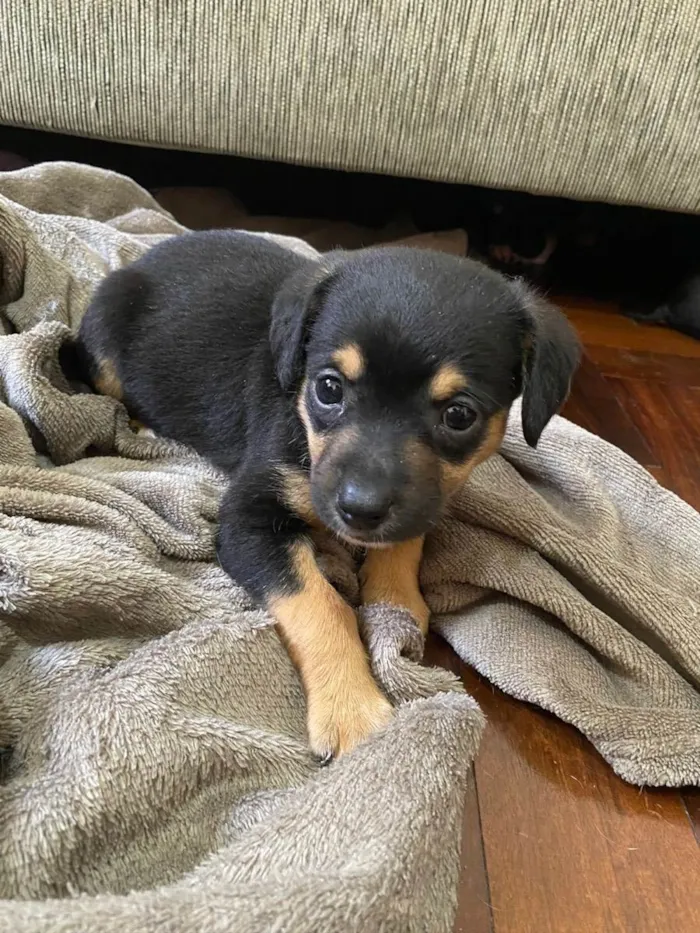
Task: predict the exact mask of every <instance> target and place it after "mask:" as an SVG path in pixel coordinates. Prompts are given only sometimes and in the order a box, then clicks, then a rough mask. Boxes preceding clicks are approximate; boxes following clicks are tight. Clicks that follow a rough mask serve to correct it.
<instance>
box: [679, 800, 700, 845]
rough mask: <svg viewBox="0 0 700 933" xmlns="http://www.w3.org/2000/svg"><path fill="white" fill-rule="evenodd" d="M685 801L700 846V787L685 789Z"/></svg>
mask: <svg viewBox="0 0 700 933" xmlns="http://www.w3.org/2000/svg"><path fill="white" fill-rule="evenodd" d="M683 802H684V803H685V808H686V810H687V811H688V816H689V818H690V822H691V823H692V825H693V830H694V832H695V839H696V841H697V844H698V846H700V788H697V787H690V788H688V789H687V790H684V791H683Z"/></svg>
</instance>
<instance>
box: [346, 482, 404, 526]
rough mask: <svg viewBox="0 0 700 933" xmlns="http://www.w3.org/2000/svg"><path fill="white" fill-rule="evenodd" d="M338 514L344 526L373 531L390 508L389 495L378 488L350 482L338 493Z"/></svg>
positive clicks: (386, 491)
mask: <svg viewBox="0 0 700 933" xmlns="http://www.w3.org/2000/svg"><path fill="white" fill-rule="evenodd" d="M337 503H338V512H339V513H340V517H341V518H342V519H343V521H344V522H345V524H346V525H348V526H349V527H350V528H356V529H357V530H358V531H373V530H374V529H375V528H378V527H379V525H381V523H382V522H383V521H384V519H385V518H386V516H387V513H388V512H389V509H390V508H391V495H390V493H389V491H388V490H387V489H382V488H381V487H379V486H361V485H359V484H358V483H354V482H352V480H351V481H349V482H347V483H345V485H344V486H343V487H342V488H341V490H340V492H339V493H338V500H337Z"/></svg>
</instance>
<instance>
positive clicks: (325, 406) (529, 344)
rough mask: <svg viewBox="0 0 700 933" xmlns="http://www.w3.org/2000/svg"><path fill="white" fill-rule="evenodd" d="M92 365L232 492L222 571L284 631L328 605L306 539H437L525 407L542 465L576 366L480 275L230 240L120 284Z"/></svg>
mask: <svg viewBox="0 0 700 933" xmlns="http://www.w3.org/2000/svg"><path fill="white" fill-rule="evenodd" d="M77 352H78V354H79V356H80V359H81V361H82V364H83V366H84V367H85V369H86V371H87V373H88V374H89V377H90V379H91V381H92V383H93V385H95V386H97V387H102V389H103V390H104V391H107V392H110V393H111V394H116V395H117V396H118V397H121V398H123V400H124V402H125V404H126V405H127V407H128V409H129V410H130V412H131V413H132V414H133V415H134V416H135V417H136V418H138V419H139V420H140V421H142V422H143V423H144V424H146V425H147V426H148V427H150V428H152V429H154V430H155V431H156V432H158V433H159V434H163V435H165V436H167V437H171V438H174V439H177V440H179V441H181V442H183V443H185V444H188V445H190V446H192V447H193V448H194V449H195V450H197V451H198V452H199V453H201V454H202V455H203V456H205V457H207V458H209V459H210V460H211V461H212V462H213V463H214V464H215V465H216V466H218V467H219V468H221V469H222V470H223V471H225V472H226V474H227V475H228V476H229V477H230V485H229V487H228V492H227V494H226V496H225V498H224V501H223V504H222V507H221V529H220V538H219V555H220V560H221V563H222V566H223V567H224V568H225V570H226V571H227V572H228V573H229V574H230V575H231V576H232V577H233V578H234V579H235V580H237V581H238V582H240V583H241V584H243V585H244V586H245V587H247V588H248V590H249V591H250V592H251V593H252V594H253V595H254V596H256V597H257V598H258V599H259V600H260V601H261V602H263V603H265V604H267V605H268V606H271V607H272V609H273V612H275V611H276V610H275V608H274V607H275V606H276V605H282V603H281V602H280V601H281V600H285V599H287V600H288V601H289V600H290V599H292V598H293V597H295V594H299V593H300V592H302V591H304V590H305V589H308V588H309V587H311V588H312V589H313V587H316V586H317V583H313V584H312V583H311V582H310V580H309V578H308V577H309V573H310V571H309V570H308V565H307V564H304V562H303V561H302V560H301V559H298V558H299V554H300V552H299V551H298V545H299V543H300V542H303V541H305V540H306V535H307V533H308V531H309V527H310V525H313V524H314V523H318V524H320V525H322V526H324V527H325V528H327V529H330V530H331V531H332V532H334V533H336V534H337V535H339V536H341V537H342V538H345V539H347V540H349V541H351V542H353V543H355V544H362V545H365V546H367V547H372V546H374V545H387V544H391V543H392V542H400V541H406V540H408V539H413V538H416V537H417V536H421V535H423V534H424V533H425V531H426V530H427V529H428V528H429V527H430V526H431V525H432V524H433V523H434V522H435V521H436V520H437V518H438V517H439V515H440V512H441V509H442V507H443V505H444V503H445V501H446V499H447V498H448V497H449V495H450V493H451V491H452V490H453V488H454V486H455V484H456V483H457V482H458V481H459V480H461V479H464V478H466V476H467V474H468V471H469V469H470V468H471V466H472V465H473V464H474V463H477V462H479V461H480V460H481V459H484V457H485V456H487V455H488V454H489V453H491V452H493V450H494V449H496V447H497V446H498V443H499V442H500V439H501V436H502V432H503V427H504V422H505V415H506V413H507V410H508V408H509V407H510V405H511V404H512V402H513V401H514V399H515V398H516V397H517V396H518V395H520V394H521V393H523V406H522V412H523V414H522V420H523V429H524V433H525V437H526V439H527V441H528V443H529V444H531V445H533V446H534V445H535V444H536V443H537V441H538V439H539V436H540V434H541V433H542V431H543V429H544V428H545V426H546V424H547V422H548V421H549V419H550V418H551V416H552V415H553V414H554V413H555V412H556V411H557V409H558V408H559V407H560V405H561V404H562V402H563V401H564V399H565V397H566V394H567V392H568V388H569V385H570V381H571V377H572V374H573V371H574V368H575V366H576V363H577V359H578V353H579V349H578V342H577V340H576V338H575V337H574V335H573V333H572V331H571V329H570V327H569V325H568V324H567V322H566V320H565V319H564V318H563V317H562V316H561V315H560V314H559V313H558V312H556V311H554V310H553V309H552V308H550V307H548V306H546V305H544V304H543V303H542V302H541V301H540V300H539V299H538V298H536V297H535V296H534V295H533V294H532V293H531V292H530V291H529V289H527V288H526V287H525V286H524V285H523V284H522V283H520V282H512V281H508V280H507V279H505V278H504V277H503V276H501V275H499V274H498V273H496V272H493V271H491V270H489V269H488V268H486V267H485V266H482V265H481V264H479V263H476V262H473V261H470V260H466V259H459V258H456V257H453V256H448V255H444V254H440V253H433V252H429V251H421V250H413V249H407V248H399V247H397V248H386V247H385V248H376V249H367V250H362V251H358V252H355V253H346V252H332V253H327V254H324V255H321V256H319V257H318V258H317V259H314V258H309V257H308V256H307V255H303V254H299V253H296V252H293V251H292V250H291V249H289V248H287V247H286V246H284V245H280V244H279V243H278V242H275V241H273V240H270V239H267V238H264V237H261V236H256V235H252V234H246V233H240V232H231V231H217V232H206V233H192V234H187V235H184V236H181V237H178V238H174V239H172V240H168V241H166V242H164V243H163V244H161V245H159V246H156V247H155V248H153V249H152V250H150V251H149V252H148V253H146V255H145V256H144V257H143V258H142V259H140V260H139V261H137V262H135V263H134V264H133V265H131V266H128V267H126V268H124V269H122V270H120V271H118V272H115V273H113V274H112V275H111V276H109V277H108V278H107V279H106V280H105V281H104V282H103V283H102V285H101V286H100V287H99V288H98V290H97V292H96V294H95V296H94V300H93V302H92V304H91V306H90V308H89V310H88V312H87V314H86V316H85V318H84V321H83V323H82V326H81V329H80V333H79V337H78V341H77ZM304 567H306V569H303V568H304ZM314 592H315V590H314ZM284 605H285V606H287V603H285V604H284ZM295 611H296V610H295ZM282 628H283V630H284V625H283V626H282ZM291 641H292V642H294V639H293V638H291ZM292 647H294V646H292ZM307 647H308V646H307ZM307 647H305V648H304V651H307ZM299 650H300V649H297V654H298V652H299ZM293 653H294V651H293ZM300 663H301V662H300ZM301 667H302V673H304V671H303V667H304V665H303V663H301ZM305 681H306V683H307V689H308V688H309V678H308V677H305ZM332 715H334V716H336V717H342V715H343V713H342V712H339V711H338V710H337V709H335V712H334V713H333V714H332ZM370 718H371V717H370ZM321 731H323V730H321ZM360 731H362V729H360ZM312 733H313V729H312ZM313 739H314V736H313V734H312V741H313ZM324 741H325V740H324V739H318V740H317V741H316V742H315V743H314V745H315V747H316V748H317V749H319V748H320V749H323V748H324ZM353 741H355V739H353V740H351V741H349V742H348V743H346V744H347V745H351V744H353ZM326 744H327V745H328V746H330V748H331V750H338V747H339V746H340V747H342V746H343V741H342V739H333V738H330V739H328V740H327V741H326Z"/></svg>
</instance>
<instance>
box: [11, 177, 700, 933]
mask: <svg viewBox="0 0 700 933" xmlns="http://www.w3.org/2000/svg"><path fill="white" fill-rule="evenodd" d="M182 229H183V228H182V227H180V226H179V225H178V224H177V223H176V222H175V221H174V220H173V219H172V217H171V216H170V215H168V214H167V213H166V212H165V211H164V210H163V209H162V208H160V207H159V206H158V205H157V204H156V202H155V201H154V200H153V199H152V198H151V197H150V196H149V195H148V194H146V193H145V192H144V191H142V190H141V189H139V188H138V187H137V186H136V185H134V184H133V183H132V182H130V181H128V180H127V179H124V178H121V177H120V176H117V175H114V174H112V173H109V172H104V171H100V170H96V169H89V168H85V167H82V166H75V165H70V164H64V163H56V164H50V165H43V166H37V167H33V168H29V169H24V170H22V171H19V172H15V173H9V174H6V175H0V244H1V252H0V258H1V262H2V282H1V285H0V308H1V313H2V317H1V318H0V320H2V321H3V324H4V327H5V332H6V335H5V336H2V337H0V663H1V664H2V676H1V677H0V747H2V748H6V749H8V750H11V753H8V754H6V755H4V756H3V758H2V783H0V897H1V898H4V900H0V933H5V931H7V933H10V931H11V933H30V931H32V933H33V931H50V933H88V931H89V933H117V931H119V933H148V931H155V930H168V931H172V933H178V931H182V933H192V931H202V933H205V931H206V933H225V931H226V933H228V931H233V930H236V931H243V933H248V931H250V933H262V931H267V930H280V931H283V930H284V931H286V930H289V931H295V933H297V931H299V933H304V931H309V933H311V931H318V930H324V931H329V933H333V931H338V933H340V931H353V930H357V931H367V930H377V931H396V933H399V931H416V933H418V931H426V930H429V931H437V933H440V931H448V930H449V929H450V928H451V924H452V920H453V917H454V911H455V896H456V883H457V878H458V871H459V861H458V853H459V841H460V830H461V810H462V804H463V799H464V793H465V790H466V787H467V782H468V781H469V780H470V768H469V765H470V762H471V760H472V758H473V756H474V754H475V753H476V750H477V746H478V741H479V736H480V733H481V730H482V727H483V718H482V715H481V713H480V711H479V710H478V708H477V707H476V705H475V704H474V702H473V701H472V700H471V699H470V698H469V697H467V696H465V695H464V693H463V692H462V691H461V688H460V686H459V684H458V683H457V681H456V680H455V678H454V677H452V675H450V674H448V673H447V672H444V671H437V670H432V669H428V668H423V667H421V666H420V665H419V664H418V663H417V661H416V659H417V658H418V657H419V656H420V653H421V648H422V646H421V643H420V636H419V635H418V632H417V630H416V629H415V627H414V626H413V625H412V623H411V621H410V620H409V619H407V618H406V617H405V615H404V614H403V613H401V612H397V611H395V610H391V609H389V608H388V607H386V606H373V607H367V608H366V609H365V610H364V611H363V614H362V619H361V622H362V628H363V632H364V636H365V641H366V643H367V645H368V650H369V652H370V656H371V659H372V664H373V670H374V672H375V675H376V676H377V678H378V679H379V680H380V682H381V683H382V685H383V686H384V688H385V690H386V692H387V694H388V695H389V696H390V698H391V699H392V700H393V701H394V702H395V703H396V705H397V714H396V717H395V719H394V721H393V722H392V723H391V725H390V726H389V727H388V728H387V730H386V731H385V732H384V733H382V734H379V735H377V736H375V737H373V738H372V739H371V740H370V741H369V742H368V743H366V744H365V745H364V746H362V747H360V748H359V749H358V750H356V751H355V752H354V753H353V754H351V755H349V756H348V757H347V758H344V759H342V760H340V761H338V762H335V763H333V764H332V765H331V766H330V767H328V768H327V769H320V768H319V766H318V765H317V764H316V763H315V762H314V761H313V760H312V759H311V757H310V755H309V753H308V749H307V745H306V739H305V709H304V700H303V694H302V691H301V688H300V685H299V682H298V678H297V676H296V673H295V671H294V669H293V667H292V665H291V663H290V661H289V659H288V657H287V655H286V653H285V651H284V649H283V648H282V646H281V643H280V642H279V639H278V638H277V636H276V634H275V631H274V629H273V627H272V625H271V620H270V619H269V617H267V616H266V615H265V614H264V613H263V612H262V611H260V610H259V609H256V608H255V606H254V605H252V603H251V602H250V601H249V599H248V598H247V597H246V595H245V593H243V592H242V591H241V590H240V588H238V587H236V586H235V585H234V584H233V583H232V582H231V581H230V580H228V578H226V576H225V575H224V574H223V573H222V572H221V570H220V569H219V567H218V566H217V564H216V562H215V555H214V538H215V531H216V515H217V505H218V499H219V496H220V493H221V490H222V485H223V480H222V477H221V476H219V475H218V474H216V473H215V472H214V471H213V470H212V469H211V468H210V467H209V466H208V465H207V464H205V463H203V462H202V461H201V460H199V459H198V458H197V457H195V456H193V455H192V454H191V453H190V452H188V451H187V450H184V449H183V448H181V447H178V446H177V445H173V444H171V443H168V442H166V441H163V440H158V439H154V438H151V437H149V436H146V435H144V434H134V433H133V431H132V429H131V428H130V426H129V422H128V417H127V414H126V412H125V411H124V410H123V408H122V407H121V405H120V404H119V403H117V402H116V401H114V400H112V399H108V398H104V397H98V396H93V395H91V394H70V393H69V391H68V386H67V385H66V384H65V382H64V380H63V377H62V375H61V373H60V371H59V369H58V366H57V351H58V348H59V346H60V344H61V342H62V341H63V340H64V339H65V337H66V335H67V334H68V333H69V327H70V328H74V327H75V326H76V325H77V323H78V321H79V320H80V317H81V315H82V313H83V312H84V310H85V306H86V302H87V300H88V297H89V295H90V292H91V289H92V288H93V286H94V285H95V283H96V282H97V281H99V279H100V278H101V277H102V276H103V275H104V274H105V273H106V272H107V271H108V270H109V269H112V268H116V267H118V266H120V265H122V264H124V263H126V262H128V261H130V260H131V259H133V258H134V257H136V256H137V255H139V254H140V253H141V252H143V251H144V250H145V249H147V248H148V247H149V246H150V245H151V244H152V243H153V242H155V241H156V240H157V239H158V238H159V237H162V236H166V235H172V234H177V233H178V232H180V231H181V230H182ZM285 242H286V243H287V245H288V246H289V248H294V249H302V250H308V249H310V247H308V246H306V245H305V244H303V243H301V242H300V241H297V240H292V239H288V240H286V241H285ZM517 414H518V413H517V410H516V411H514V413H513V417H512V418H511V421H510V424H509V429H508V433H507V437H506V440H505V443H504V446H503V451H502V454H501V455H499V456H496V457H494V458H493V459H492V460H491V461H489V462H488V463H486V464H484V465H483V466H482V467H480V468H479V469H478V470H477V471H476V472H475V474H474V476H473V479H472V480H471V481H470V483H469V484H468V486H467V487H465V489H464V490H463V491H462V492H461V493H460V494H459V496H458V498H457V500H456V501H455V503H454V507H453V509H452V510H451V513H450V515H449V516H448V517H446V519H445V520H444V522H443V523H442V525H441V527H440V528H439V529H438V530H437V531H436V532H435V533H434V535H433V536H432V537H431V538H430V539H429V541H428V544H427V547H426V554H425V561H424V566H423V570H422V583H423V587H424V591H425V594H426V598H427V600H428V602H429V604H430V606H431V608H432V609H433V610H434V612H435V619H434V623H435V625H436V627H437V629H438V631H440V632H441V633H442V635H443V636H444V637H445V638H447V639H448V640H449V641H450V642H451V643H452V645H453V646H454V647H455V649H456V650H457V651H458V652H459V653H460V655H461V656H462V657H463V658H464V659H465V660H466V661H468V662H469V663H471V664H474V665H475V666H476V667H477V668H478V669H479V670H480V671H482V672H483V673H484V674H485V675H486V676H488V677H489V678H491V679H492V680H493V682H494V683H496V684H498V685H499V686H501V687H502V688H503V689H505V690H508V691H510V692H511V693H513V694H514V695H515V696H518V697H521V698H523V699H525V700H529V701H530V702H535V703H538V704H540V705H541V706H543V707H544V708H545V709H548V710H551V711H552V712H554V713H556V714H557V715H558V716H560V717H561V718H562V719H565V720H566V721H568V722H571V723H573V724H574V725H576V726H577V727H578V728H579V729H580V730H581V731H582V732H583V733H584V734H585V735H586V736H588V738H589V739H590V740H591V741H592V742H593V743H594V744H595V746H596V747H597V748H598V750H599V751H600V752H601V754H602V755H603V756H604V757H605V758H606V759H607V760H608V761H609V762H610V764H611V766H612V767H613V768H614V769H615V770H616V771H617V772H618V774H620V775H622V776H623V777H624V778H625V779H627V780H629V781H632V782H635V783H639V784H642V783H648V784H654V785H672V786H678V785H682V784H700V694H699V693H698V688H699V686H700V622H699V620H700V566H699V557H698V555H699V554H700V516H698V514H697V513H695V512H694V511H693V510H692V509H691V508H690V507H689V506H687V505H686V504H684V503H683V502H681V501H680V500H679V499H678V498H676V497H675V496H673V495H672V494H671V493H669V492H667V491H665V490H663V489H661V488H660V487H659V486H658V485H657V484H656V482H655V481H654V480H653V479H652V478H651V477H650V476H649V475H648V474H647V473H646V472H645V471H644V470H643V469H641V468H640V467H639V466H637V465H636V464H634V463H633V462H632V461H630V459H629V458H628V457H626V456H625V455H624V454H622V453H621V452H619V451H617V450H616V449H614V448H612V447H610V445H608V444H606V443H604V442H603V441H601V440H600V439H598V438H595V437H593V436H592V435H589V434H588V433H586V432H585V431H582V430H580V429H579V428H576V427H575V426H573V425H571V424H569V423H567V422H566V421H564V420H563V419H556V420H555V421H554V422H553V424H552V425H551V427H550V428H549V429H548V430H547V431H546V433H545V435H544V437H543V440H542V442H541V444H540V446H539V447H538V449H537V450H536V451H532V450H530V449H529V448H528V447H527V445H526V444H525V442H524V440H523V439H522V436H521V433H520V429H519V426H518V420H517ZM321 553H322V560H323V562H324V568H325V569H326V572H327V573H328V575H329V577H330V578H331V579H332V580H333V581H334V582H335V583H336V585H337V586H338V587H339V589H341V591H342V592H344V593H345V594H346V595H347V596H348V598H350V599H352V598H354V597H355V596H356V589H357V580H356V575H355V570H356V568H355V566H354V564H353V563H352V559H351V557H350V555H349V554H347V553H346V552H345V551H344V550H343V549H342V548H340V547H339V546H338V545H337V544H335V545H333V544H331V542H326V543H325V544H323V543H322V544H321Z"/></svg>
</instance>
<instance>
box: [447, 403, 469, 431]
mask: <svg viewBox="0 0 700 933" xmlns="http://www.w3.org/2000/svg"><path fill="white" fill-rule="evenodd" d="M475 421H476V412H475V411H474V409H473V408H470V407H469V405H465V404H464V403H463V402H459V403H456V402H454V403H453V404H452V405H448V406H447V408H446V409H445V410H444V411H443V413H442V423H443V424H444V425H445V427H446V428H449V429H450V431H466V430H467V428H470V427H471V426H472V425H473V424H474V422H475Z"/></svg>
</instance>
